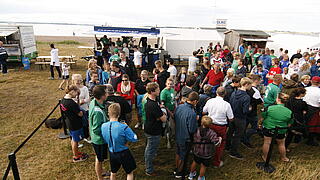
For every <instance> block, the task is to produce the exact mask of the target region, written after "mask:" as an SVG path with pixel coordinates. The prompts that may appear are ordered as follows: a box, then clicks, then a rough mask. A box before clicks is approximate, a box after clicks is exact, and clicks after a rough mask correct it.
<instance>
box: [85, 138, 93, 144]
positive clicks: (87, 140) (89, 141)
mask: <svg viewBox="0 0 320 180" xmlns="http://www.w3.org/2000/svg"><path fill="white" fill-rule="evenodd" d="M83 140H84V141H85V142H87V143H89V144H91V143H92V141H91V140H90V139H87V138H84V139H83Z"/></svg>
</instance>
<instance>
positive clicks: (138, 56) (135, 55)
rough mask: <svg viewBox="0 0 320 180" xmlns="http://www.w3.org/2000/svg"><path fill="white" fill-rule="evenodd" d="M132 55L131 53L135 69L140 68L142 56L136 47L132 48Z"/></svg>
mask: <svg viewBox="0 0 320 180" xmlns="http://www.w3.org/2000/svg"><path fill="white" fill-rule="evenodd" d="M133 50H134V53H133V62H134V65H135V66H136V68H140V67H141V66H142V54H141V52H140V51H139V50H138V46H134V47H133Z"/></svg>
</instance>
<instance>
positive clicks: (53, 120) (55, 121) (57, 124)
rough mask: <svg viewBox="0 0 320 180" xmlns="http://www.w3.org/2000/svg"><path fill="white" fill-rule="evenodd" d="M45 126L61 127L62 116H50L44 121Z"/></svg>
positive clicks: (51, 127)
mask: <svg viewBox="0 0 320 180" xmlns="http://www.w3.org/2000/svg"><path fill="white" fill-rule="evenodd" d="M45 126H46V127H47V128H50V129H61V128H62V126H63V122H62V117H59V118H58V119H56V118H51V119H47V120H46V121H45Z"/></svg>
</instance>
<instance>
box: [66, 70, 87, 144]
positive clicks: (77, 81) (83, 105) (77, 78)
mask: <svg viewBox="0 0 320 180" xmlns="http://www.w3.org/2000/svg"><path fill="white" fill-rule="evenodd" d="M71 84H72V85H76V86H77V87H78V88H79V90H80V94H79V96H78V99H76V102H78V101H79V103H78V104H79V105H80V109H81V110H82V111H83V112H84V114H83V117H82V120H83V131H84V139H83V140H84V141H87V142H90V141H88V138H89V122H88V112H89V103H90V95H89V89H88V88H87V86H84V85H83V79H82V76H81V74H72V78H71Z"/></svg>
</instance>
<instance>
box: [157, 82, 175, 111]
mask: <svg viewBox="0 0 320 180" xmlns="http://www.w3.org/2000/svg"><path fill="white" fill-rule="evenodd" d="M173 85H174V83H173V79H167V82H166V88H164V89H163V90H162V91H161V93H160V101H161V104H163V105H164V106H165V107H166V108H168V109H169V110H170V111H171V112H173V111H174V99H175V98H174V94H175V93H174V89H173Z"/></svg>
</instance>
